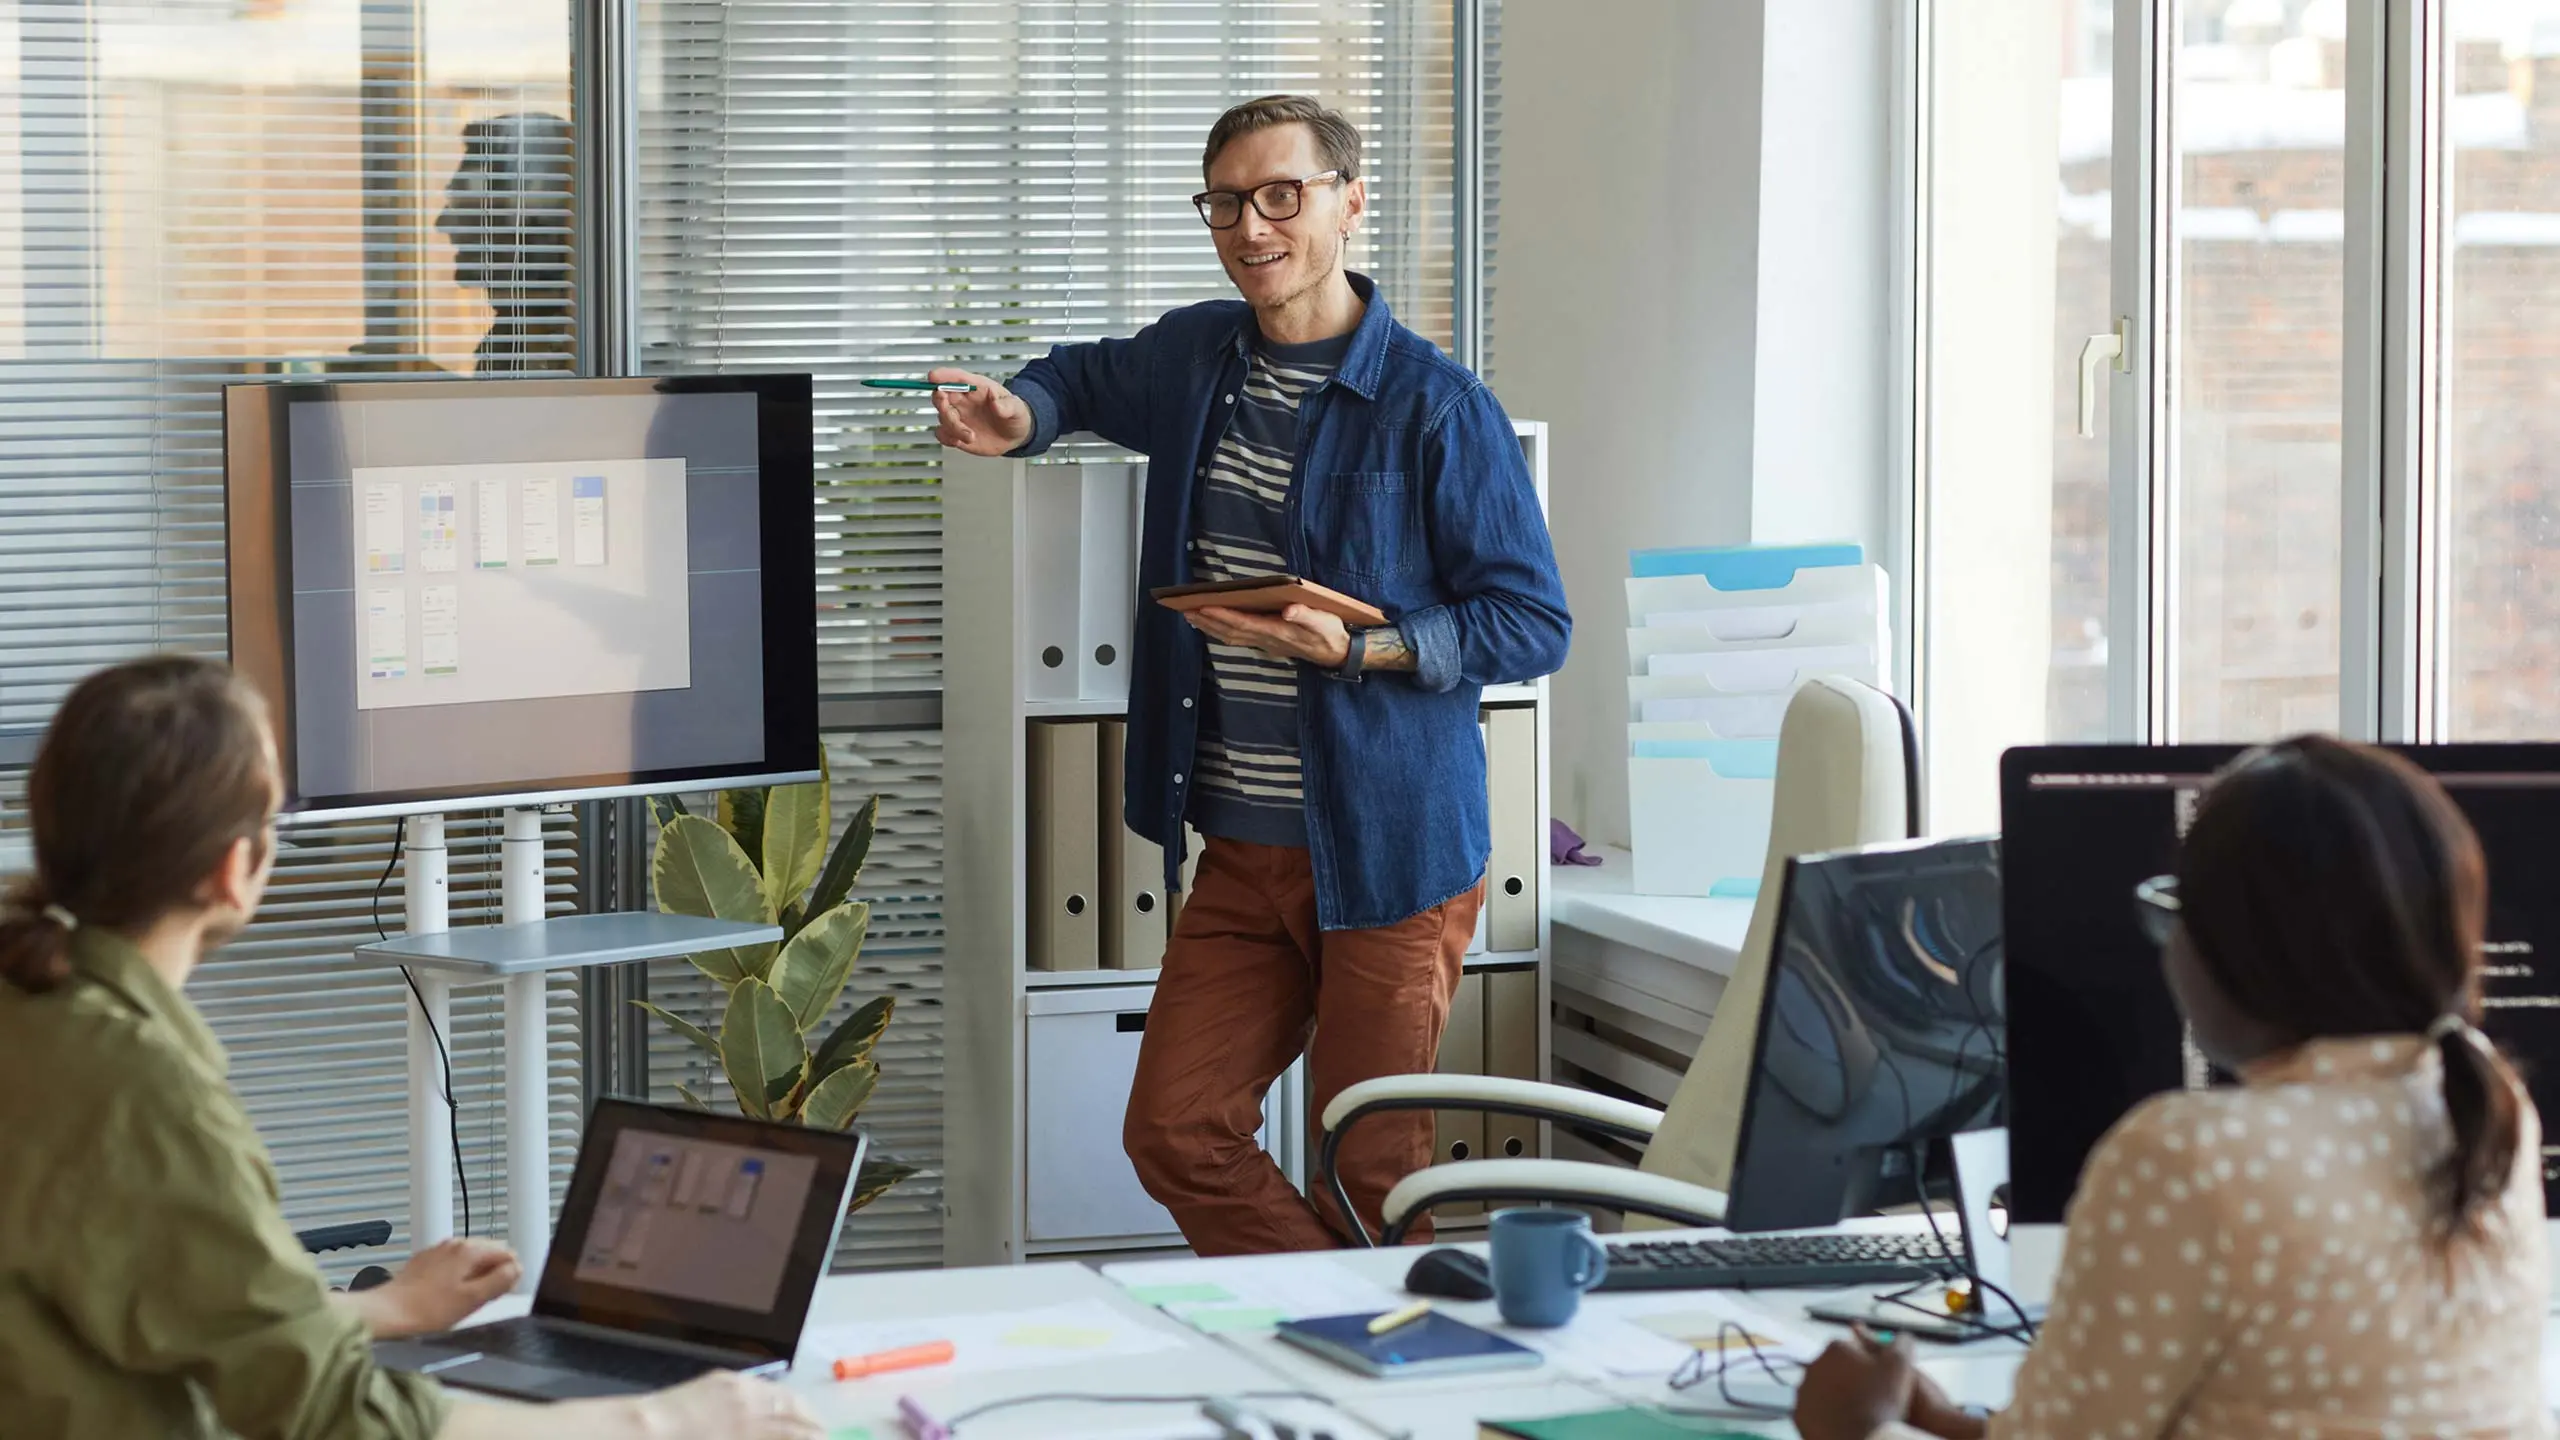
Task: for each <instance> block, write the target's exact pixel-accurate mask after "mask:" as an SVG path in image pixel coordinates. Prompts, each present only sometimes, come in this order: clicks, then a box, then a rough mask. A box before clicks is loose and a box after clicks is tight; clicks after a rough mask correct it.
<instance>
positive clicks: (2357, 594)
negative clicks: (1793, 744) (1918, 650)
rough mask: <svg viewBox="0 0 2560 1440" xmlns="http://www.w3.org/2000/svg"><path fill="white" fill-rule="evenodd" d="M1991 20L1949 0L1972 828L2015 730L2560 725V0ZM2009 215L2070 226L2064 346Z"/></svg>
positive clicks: (1936, 337) (1943, 502)
mask: <svg viewBox="0 0 2560 1440" xmlns="http://www.w3.org/2000/svg"><path fill="white" fill-rule="evenodd" d="M1987 3H1991V4H1992V7H1993V9H1995V10H1999V11H2001V12H2003V13H2004V14H2005V13H2007V12H2010V11H2015V12H2016V14H2015V15H2014V16H2013V17H2012V19H2013V20H2014V21H2015V23H2014V24H2012V25H2008V26H2005V27H2003V26H1995V25H1992V24H1989V23H1986V17H1985V15H1984V14H1982V13H1978V11H1977V10H1976V9H1975V8H1972V7H1965V8H1964V10H1963V14H1962V16H1961V17H1959V16H1958V14H1957V9H1958V7H1952V6H1947V5H1943V4H1937V5H1924V7H1923V8H1924V10H1925V11H1927V12H1929V13H1928V18H1927V23H1926V24H1925V25H1924V28H1923V34H1924V36H1925V37H1926V38H1925V41H1924V48H1925V50H1926V54H1925V55H1924V61H1923V67H1922V68H1923V71H1924V73H1925V74H1926V75H1927V76H1928V83H1927V84H1926V85H1925V87H1924V92H1925V93H1924V96H1923V101H1922V107H1921V114H1920V116H1919V119H1920V122H1921V123H1920V133H1921V135H1922V137H1923V142H1922V143H1923V144H1924V145H1925V146H1926V147H1927V148H1926V159H1927V164H1925V165H1924V166H1923V167H1922V172H1921V173H1922V174H1923V176H1924V180H1923V184H1924V187H1925V193H1924V194H1923V196H1922V197H1921V203H1922V207H1923V213H1924V214H1925V215H1926V216H1928V217H1929V218H1928V223H1927V225H1926V226H1925V227H1924V231H1923V234H1924V237H1926V238H1925V241H1924V245H1923V247H1922V253H1921V257H1920V260H1921V266H1922V283H1921V285H1920V287H1919V293H1920V295H1921V296H1922V300H1923V303H1922V309H1921V318H1922V321H1923V324H1922V326H1921V333H1922V335H1923V336H1924V343H1925V345H1926V347H1927V348H1925V349H1924V350H1923V352H1922V354H1923V358H1924V361H1925V362H1926V363H1924V365H1923V366H1922V368H1921V374H1922V382H1921V388H1922V394H1921V395H1920V397H1919V404H1920V413H1921V415H1922V416H1923V417H1924V418H1923V423H1922V426H1921V431H1922V434H1923V436H1924V437H1925V438H1926V439H1927V440H1928V441H1929V442H1930V443H1929V444H1928V445H1927V446H1925V447H1924V448H1923V450H1922V452H1921V454H1922V463H1921V466H1920V471H1919V475H1918V477H1917V480H1918V489H1917V500H1918V511H1917V513H1918V514H1920V515H1921V516H1922V517H1924V518H1923V524H1922V525H1921V526H1920V527H1918V528H1919V533H1920V535H1921V542H1922V545H1923V547H1924V548H1923V550H1922V552H1921V554H1920V556H1919V557H1918V558H1919V559H1920V560H1921V561H1922V566H1923V573H1924V575H1926V576H1927V577H1928V580H1929V583H1928V586H1927V588H1926V592H1925V600H1926V605H1927V613H1925V614H1924V616H1923V617H1922V619H1923V624H1922V634H1923V646H1922V666H1921V682H1920V684H1921V691H1922V696H1923V703H1924V707H1925V709H1926V712H1927V715H1926V718H1927V720H1928V722H1929V729H1930V731H1931V736H1930V740H1931V746H1932V752H1933V754H1932V762H1931V763H1932V783H1933V786H1934V787H1935V789H1936V792H1937V797H1938V805H1937V813H1938V816H1939V818H1940V819H1941V821H1942V822H1949V823H1952V821H1951V818H1950V817H1962V818H1964V819H1970V820H1973V821H1975V822H1977V823H1981V822H1987V821H1988V820H1989V819H1990V818H1992V817H1993V816H1994V814H1995V813H1996V807H1995V806H1994V804H1993V796H1992V789H1993V777H1994V774H1995V770H1994V764H1995V762H1996V757H1997V752H1998V750H1999V749H2000V748H2001V747H2003V746H2005V745H2008V744H2015V743H2031V742H2037V741H2067V740H2083V739H2100V738H2115V739H2126V740H2191V741H2247V740H2257V739H2264V738H2269V737H2273V736H2277V735H2282V734H2287V733H2292V732H2296V731H2301V730H2309V729H2343V730H2345V731H2346V732H2348V733H2351V734H2358V735H2379V736H2382V737H2385V738H2411V739H2491V738H2498V739H2550V738H2560V704H2555V701H2560V639H2555V638H2554V637H2555V634H2560V625H2555V623H2554V622H2555V621H2560V581H2555V580H2554V579H2552V578H2551V576H2552V575H2554V574H2556V573H2560V565H2555V563H2554V562H2555V561H2560V554H2555V551H2556V550H2560V491H2555V489H2554V487H2553V486H2552V485H2551V484H2550V483H2549V477H2548V476H2547V475H2546V474H2545V473H2544V472H2545V470H2547V468H2548V467H2547V466H2546V465H2545V464H2544V463H2543V456H2544V455H2545V454H2546V452H2548V451H2549V450H2550V449H2551V448H2552V446H2551V443H2550V442H2551V441H2553V440H2556V439H2560V434H2552V433H2547V432H2551V431H2552V427H2553V426H2554V425H2555V424H2560V421H2555V420H2554V419H2553V418H2552V417H2553V415H2554V414H2555V413H2560V406H2555V405H2554V404H2553V401H2554V400H2555V399H2560V380H2555V379H2554V378H2553V377H2554V376H2555V375H2560V368H2555V364H2554V362H2555V361H2560V341H2554V340H2553V338H2552V335H2553V333H2554V332H2555V327H2554V325H2553V324H2552V323H2551V322H2552V320H2553V319H2554V318H2555V317H2554V315H2553V314H2552V313H2551V312H2552V310H2553V306H2554V304H2555V302H2554V301H2553V300H2552V299H2551V296H2552V295H2553V294H2554V293H2555V292H2560V261H2555V260H2554V259H2553V258H2552V257H2554V256H2560V119H2555V118H2554V117H2560V98H2555V97H2560V0H2447V3H2443V4H2422V5H2410V6H2402V5H2396V4H2395V5H2390V6H2379V5H2363V4H2344V3H2338V0H2069V3H2068V4H2066V5H2064V6H2061V7H2059V9H2058V12H2057V9H2056V7H2053V6H2050V5H2038V4H2036V3H2034V0H1987ZM2040 27H2052V28H2040ZM1994 32H1996V33H1994ZM2057 60H2058V61H2059V72H2060V85H2059V89H2058V90H2054V89H2049V88H2047V87H2050V86H2052V85H2053V79H2052V77H2053V76H2054V74H2055V70H2056V61H2057ZM2021 97H2033V99H2032V100H2028V99H2022V98H2021ZM2021 130H2023V134H2021V133H2020V132H2021ZM1985 135H1989V136H1991V137H1992V138H1991V139H1990V140H1988V141H1985V140H1984V139H1983V137H1984V136H1985ZM2047 140H2050V142H2051V149H2050V150H2047V149H2046V148H2044V146H2045V142H2046V141H2047ZM1968 142H1973V143H1968ZM2048 156H2051V157H2053V158H2052V159H2049V158H2048ZM2056 159H2058V161H2059V174H2060V182H2061V183H2060V185H2059V187H2058V188H2057V189H2052V190H2045V189H2044V187H2048V186H2051V185H2052V179H2051V177H2052V175H2053V173H2054V171H2053V168H2052V167H2053V165H2054V162H2055V160H2056ZM2038 191H2044V194H2045V195H2046V196H2047V197H2049V198H2045V199H2041V200H2036V199H2032V198H2031V197H2032V196H2033V195H2034V194H2035V192H2038ZM1986 201H1988V202H1992V203H1995V204H1997V205H2006V206H2009V207H2010V209H2009V210H2007V211H1999V212H1997V213H1999V214H2000V215H2002V216H2003V217H2004V218H2008V219H2014V218H2016V216H2017V215H2020V214H2023V216H2024V217H2025V218H2024V220H2023V222H2021V223H2023V224H2024V225H2025V226H2026V227H2027V228H2029V229H2032V228H2033V226H2034V225H2035V224H2036V223H2037V222H2039V221H2040V220H2041V219H2042V218H2043V217H2044V216H2047V215H2049V216H2050V217H2051V220H2052V223H2053V227H2054V230H2053V233H2054V234H2055V236H2056V242H2055V244H2056V254H2057V256H2058V259H2057V262H2056V266H2057V268H2056V272H2055V273H2056V274H2057V275H2058V277H2059V282H2058V284H2057V285H2056V287H2055V289H2054V292H2053V294H2054V301H2055V303H2054V311H2053V324H2052V326H2051V328H2050V330H2049V331H2048V332H2046V333H2047V334H2049V335H2050V337H2051V341H2050V346H2049V348H2048V347H2047V346H2046V345H2045V343H2044V342H2043V340H2042V338H2041V337H2040V336H2039V337H2037V339H2036V342H2035V343H2034V344H2033V345H2032V346H2029V345H2027V344H2026V343H2025V342H2026V338H2027V336H2028V333H2029V332H2028V331H2027V330H2026V329H2025V328H2024V327H2023V326H2022V325H2016V324H2011V323H2010V321H2009V315H2010V310H2011V309H2012V308H2013V307H2014V305H2015V304H2016V303H2017V296H2016V292H2015V287H2014V283H2013V281H2012V279H2011V277H2010V276H2009V275H2005V274H2002V273H2000V271H2002V270H2009V271H2015V270H2016V269H2017V268H2018V267H2019V266H2021V265H2025V264H2029V263H2032V261H2031V260H2030V259H2029V257H2028V256H2026V255H2025V253H2024V252H2023V251H2021V250H2019V249H2018V248H2017V244H2016V242H2014V241H2007V242H2000V243H2004V244H2006V245H2007V248H2006V249H2003V250H1999V251H1998V252H1997V254H1998V257H1999V258H1998V260H1997V261H1996V262H1994V261H1987V260H1985V259H1984V252H1983V251H1982V249H1981V248H1980V247H1967V246H1966V245H1964V244H1962V243H1960V242H1962V241H1963V240H1966V239H1968V238H1972V237H1974V236H1975V235H1976V234H1977V232H1979V231H1981V230H1982V227H1984V226H1986V225H1988V224H1990V221H1989V220H1987V219H1985V218H1984V217H1985V216H1986V215H1987V214H1990V213H1993V212H1992V211H1989V210H1986V208H1985V205H1986ZM1986 317H1987V319H1986ZM2118 334H2121V336H2122V355H2121V359H2120V360H2116V359H2110V358H2109V356H2108V351H2109V350H2110V349H2112V348H2113V347H2114V346H2115V345H2116V336H2117V335H2118ZM2093 342H2094V344H2093ZM2084 347H2090V348H2087V349H2086V353H2087V354H2088V355H2089V356H2090V357H2091V361H2092V363H2091V365H2090V366H2089V367H2087V369H2086V371H2085V374H2086V375H2087V377H2088V379H2089V381H2090V383H2089V384H2087V385H2086V386H2084V384H2083V375H2084V369H2083V367H2082V366H2081V364H2080V363H2079V362H2080V361H2081V358H2082V356H2083V353H2084ZM2022 349H2025V350H2028V351H2030V352H2031V353H2030V356H2029V359H2028V360H2027V361H2026V362H2024V364H2025V367H2026V368H2027V369H2028V370H2030V371H2031V372H2032V378H2027V377H2023V376H2022V375H2021V374H2020V373H2019V370H2018V366H2019V364H2020V362H2019V361H2018V360H2017V355H2018V354H2019V353H2020V351H2021V350H2022ZM2030 387H2032V388H2033V389H2034V390H2035V391H2038V392H2040V393H2042V394H2046V395H2051V396H2055V397H2057V398H2058V400H2059V404H2057V405H2055V406H2054V407H2053V412H2052V413H2054V414H2055V416H2056V419H2055V431H2054V433H2055V436H2056V439H2055V442H2054V445H2053V447H2052V448H2051V450H2050V452H2049V458H2048V455H2047V453H2046V452H2044V451H2042V450H2034V451H2033V452H2032V453H2031V449H2030V447H2029V446H2028V445H2027V444H2025V443H2023V442H2021V441H2020V440H2019V439H2018V438H2017V437H2016V436H2015V435H2014V434H2013V433H2010V431H2013V430H2014V429H2015V428H2016V411H2015V409H2014V402H2016V401H2019V400H2023V399H2024V398H2025V394H2026V392H2027V391H2028V390H2029V388H2030ZM2002 404H2011V405H2012V408H2011V409H2010V410H2009V412H2008V414H2007V417H2006V423H2007V425H2008V427H2009V429H2007V430H2004V429H2003V428H2002V426H2001V425H2000V424H1997V423H1985V422H1984V417H1985V416H1987V415H1988V414H1990V413H1991V411H1990V410H1989V409H1988V408H1987V407H1994V406H1999V405H2002ZM2083 415H2086V416H2087V418H2089V419H2090V420H2091V421H2092V424H2091V426H2090V430H2091V431H2092V432H2093V433H2092V434H2090V435H2088V436H2086V437H2084V436H2082V435H2079V434H2077V433H2075V432H2076V431H2077V429H2078V425H2079V421H2080V420H2081V418H2082V417H2083ZM2046 517H2049V519H2050V524H2049V526H2047V525H2044V524H2042V523H2040V522H2041V521H2043V520H2044V519H2045V518H2046ZM2048 541H2049V544H2050V550H2049V551H2047V550H2045V549H2044V548H2043V546H2044V545H2045V544H2046V543H2047V542H2048ZM2020 557H2024V563H2021V558H2020ZM2028 575H2036V576H2049V578H2050V588H2049V591H2047V592H2046V593H2044V594H2042V595H2038V596H2033V597H2029V596H2026V595H2024V594H2023V590H2022V586H2023V583H2024V582H2023V579H2022V577H2024V576H2028ZM2013 591H2017V592H2020V593H2015V594H2013V593H2011V592H2013ZM1987 597H1997V598H2000V599H2005V600H2007V601H2009V602H2011V603H2009V604H2008V605H2007V606H2005V607H2003V606H2001V605H1997V604H1993V603H1991V600H1990V598H1987ZM2028 600H2035V601H2041V602H2043V603H2038V604H2033V605H2032V606H2028V605H2026V604H2024V603H2023V602H2025V601H2028ZM2030 612H2031V613H2033V614H2034V615H2036V616H2038V617H2040V618H2041V617H2045V616H2049V617H2050V621H2051V629H2050V632H2049V633H2044V632H2042V631H2041V628H2040V627H2037V628H2036V630H2035V633H2029V632H2028V630H2027V629H2025V628H2022V626H2021V623H2020V621H2019V620H2018V618H2017V617H2018V616H2020V615H2022V614H2025V613H2030Z"/></svg>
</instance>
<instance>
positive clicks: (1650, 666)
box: [1627, 545, 1889, 897]
mask: <svg viewBox="0 0 2560 1440" xmlns="http://www.w3.org/2000/svg"><path fill="white" fill-rule="evenodd" d="M1629 570H1630V578H1629V579H1628V581H1627V615H1628V617H1629V620H1630V622H1631V623H1630V625H1629V627H1628V630H1627V660H1628V677H1627V715H1628V722H1629V723H1628V725H1627V790H1628V807H1627V808H1628V821H1629V828H1630V830H1631V832H1632V834H1631V835H1630V837H1629V838H1630V839H1631V840H1632V842H1633V845H1632V848H1633V850H1634V852H1635V873H1634V876H1633V883H1634V886H1635V889H1636V892H1637V893H1638V894H1645V895H1711V896H1735V897H1749V896H1752V895H1754V894H1756V893H1758V890H1759V886H1760V873H1761V869H1762V866H1763V863H1764V862H1765V860H1766V857H1767V851H1768V846H1769V813H1770V805H1771V802H1772V800H1773V798H1774V794H1775V790H1776V781H1777V773H1778V730H1779V726H1780V724H1781V723H1782V722H1783V720H1784V719H1785V716H1786V709H1787V702H1788V700H1789V698H1790V697H1791V696H1793V695H1794V693H1795V690H1796V687H1797V686H1798V685H1801V684H1803V683H1804V682H1805V681H1806V680H1808V679H1810V678H1812V677H1813V676H1815V675H1844V676H1847V677H1849V678H1851V679H1855V680H1862V681H1865V682H1866V683H1868V684H1870V685H1873V684H1879V683H1881V681H1882V678H1883V675H1884V672H1885V668H1886V660H1887V658H1888V655H1889V649H1888V646H1889V641H1888V639H1887V630H1886V610H1885V577H1884V572H1883V570H1882V569H1880V568H1878V567H1876V566H1873V565H1869V564H1866V563H1864V561H1863V557H1862V556H1861V554H1860V552H1859V550H1858V547H1856V546H1854V545H1794V546H1742V547H1737V548H1732V549H1719V550H1649V551H1638V552H1636V553H1635V554H1634V555H1633V556H1632V557H1630V565H1629Z"/></svg>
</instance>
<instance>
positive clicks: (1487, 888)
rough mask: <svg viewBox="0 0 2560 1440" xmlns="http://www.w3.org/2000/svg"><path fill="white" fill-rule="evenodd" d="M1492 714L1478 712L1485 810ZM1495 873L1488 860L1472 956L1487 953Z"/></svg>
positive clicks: (1488, 792)
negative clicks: (1488, 925)
mask: <svg viewBox="0 0 2560 1440" xmlns="http://www.w3.org/2000/svg"><path fill="white" fill-rule="evenodd" d="M1491 713H1492V712H1491V711H1488V710H1478V711H1477V712H1476V739H1477V741H1478V743H1480V744H1481V745H1482V746H1483V747H1484V774H1485V808H1486V809H1487V810H1491V809H1492V808H1493V729H1492V727H1491V726H1490V725H1488V724H1487V723H1486V719H1485V717H1486V716H1488V715H1490V714H1491ZM1493 872H1494V862H1493V861H1492V860H1491V859H1488V860H1486V862H1485V870H1484V894H1483V896H1482V897H1480V898H1479V899H1478V900H1477V901H1476V931H1475V934H1473V935H1471V936H1469V937H1468V939H1467V953H1468V954H1470V955H1481V954H1483V953H1484V952H1485V938H1484V932H1485V916H1486V914H1487V912H1489V911H1491V910H1492V909H1493Z"/></svg>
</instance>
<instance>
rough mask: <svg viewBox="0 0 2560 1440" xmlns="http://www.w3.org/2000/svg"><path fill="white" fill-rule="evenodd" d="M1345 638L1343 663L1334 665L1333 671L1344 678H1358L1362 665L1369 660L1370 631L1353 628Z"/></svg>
mask: <svg viewBox="0 0 2560 1440" xmlns="http://www.w3.org/2000/svg"><path fill="white" fill-rule="evenodd" d="M1343 638H1344V640H1345V645H1344V648H1343V651H1342V663H1341V664H1340V665H1337V666H1335V667H1334V671H1333V673H1334V674H1335V675H1336V676H1338V677H1340V678H1341V679H1344V680H1357V679H1359V678H1360V671H1361V667H1363V666H1365V665H1366V664H1368V662H1369V632H1368V631H1366V630H1353V631H1350V632H1348V633H1347V634H1346V635H1345V636H1344V637H1343Z"/></svg>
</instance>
